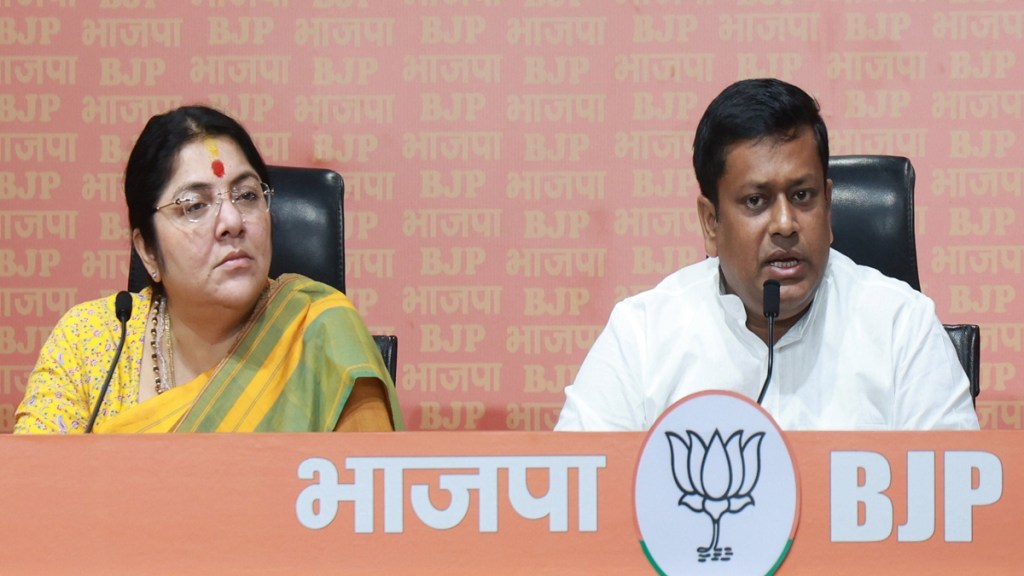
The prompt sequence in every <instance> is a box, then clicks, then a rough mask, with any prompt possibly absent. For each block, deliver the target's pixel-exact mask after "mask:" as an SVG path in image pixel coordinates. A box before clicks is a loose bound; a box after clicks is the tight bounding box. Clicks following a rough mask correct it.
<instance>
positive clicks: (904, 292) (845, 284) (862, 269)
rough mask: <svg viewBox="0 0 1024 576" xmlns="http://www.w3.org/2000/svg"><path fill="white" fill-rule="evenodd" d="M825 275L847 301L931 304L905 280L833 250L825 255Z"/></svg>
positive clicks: (927, 305)
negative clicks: (826, 260)
mask: <svg viewBox="0 0 1024 576" xmlns="http://www.w3.org/2000/svg"><path fill="white" fill-rule="evenodd" d="M828 277H829V280H830V284H831V288H832V290H833V291H834V292H835V293H837V294H838V295H839V296H840V298H841V299H843V300H846V301H848V302H850V303H851V304H854V303H857V302H865V301H866V302H872V303H874V304H873V306H872V308H873V309H878V308H879V306H885V305H891V306H905V305H918V306H924V307H926V308H932V307H933V306H934V304H933V303H932V300H931V299H930V298H928V297H927V296H925V295H924V294H922V293H921V292H919V291H917V290H915V289H913V288H911V287H910V285H909V284H907V283H906V282H904V281H902V280H897V279H895V278H891V277H889V276H886V275H885V274H882V273H881V272H879V271H878V270H876V269H874V268H871V267H869V266H862V265H859V264H857V263H856V262H854V261H853V260H851V259H850V258H849V257H848V256H846V255H844V254H842V253H841V252H837V251H835V250H833V251H832V252H831V254H830V255H829V272H828Z"/></svg>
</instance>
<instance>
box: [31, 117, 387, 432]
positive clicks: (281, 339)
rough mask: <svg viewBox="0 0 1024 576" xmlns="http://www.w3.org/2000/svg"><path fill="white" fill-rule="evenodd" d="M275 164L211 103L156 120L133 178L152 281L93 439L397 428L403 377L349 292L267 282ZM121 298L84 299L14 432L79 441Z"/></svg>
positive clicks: (130, 200) (46, 351) (136, 308)
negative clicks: (396, 375)
mask: <svg viewBox="0 0 1024 576" xmlns="http://www.w3.org/2000/svg"><path fill="white" fill-rule="evenodd" d="M267 181H268V177H267V169H266V165H265V164H264V162H263V159H262V158H261V157H260V155H259V152H258V151H257V150H256V146H255V145H254V144H253V141H252V139H251V138H250V137H249V135H248V134H247V133H246V132H245V130H244V129H243V128H242V127H241V126H240V125H239V124H238V123H237V122H235V121H234V120H233V119H231V118H229V117H228V116H225V115H224V114H222V113H220V112H217V111H216V110H212V109H210V108H205V107H199V106H190V107H183V108H179V109H177V110H174V111H172V112H168V113H166V114H162V115H159V116H155V117H153V118H151V119H150V121H149V122H148V123H147V124H146V127H145V128H144V129H143V131H142V134H141V135H140V136H139V139H138V141H137V142H136V143H135V146H134V148H133V149H132V152H131V155H130V157H129V159H128V165H127V167H126V169H125V184H124V187H125V200H126V201H127V204H128V219H129V224H130V225H131V228H132V242H133V244H134V246H135V249H136V251H137V252H138V254H139V255H140V256H141V259H142V261H143V263H144V265H145V266H146V269H147V271H148V273H149V279H150V286H149V287H148V288H146V289H145V290H143V291H142V292H141V293H139V294H133V295H132V296H133V299H134V302H133V307H132V313H131V318H130V319H129V320H128V322H127V336H126V341H125V345H124V350H123V352H122V356H121V358H120V361H119V362H118V365H117V369H116V370H115V372H114V374H113V376H112V378H111V382H110V384H109V389H108V390H107V392H106V394H105V395H104V398H103V402H102V404H101V405H100V406H99V412H98V415H97V418H96V421H95V431H97V432H171V431H318V430H341V431H348V430H353V431H355V430H358V431H376V430H392V429H396V428H401V427H402V426H403V424H402V417H401V413H400V412H399V408H398V404H397V401H396V398H395V390H394V384H393V383H392V382H391V378H390V376H389V374H388V372H387V370H386V368H385V367H384V364H383V361H382V360H381V358H380V354H379V353H378V352H377V347H376V345H375V344H374V342H373V339H372V338H371V337H370V335H369V334H368V333H367V330H366V327H365V325H364V324H363V322H362V320H361V319H360V317H359V314H358V312H356V310H355V309H354V308H353V306H352V304H351V303H350V302H349V300H348V299H347V298H346V297H345V295H344V294H342V293H340V292H338V291H337V290H334V289H333V288H330V287H328V286H326V285H324V284H320V283H318V282H314V281H312V280H309V279H307V278H304V277H302V276H298V275H283V276H282V277H281V278H279V279H277V280H268V278H267V275H268V272H269V270H270V256H271V243H270V238H271V230H270V213H269V207H270V200H271V197H272V190H271V189H270V187H269V186H268V185H267V184H265V183H266V182H267ZM120 332H121V329H120V325H119V323H118V321H117V319H116V317H115V314H114V297H113V296H111V297H109V298H104V299H101V300H96V301H92V302H87V303H84V304H80V305H78V306H76V307H74V308H72V309H71V310H70V311H69V312H68V313H67V314H66V315H65V316H64V317H63V318H62V319H61V321H60V323H59V324H58V325H57V327H56V328H54V331H53V333H52V334H51V335H50V337H49V338H48V340H47V342H46V343H45V344H44V346H43V349H42V351H41V353H40V357H39V361H38V363H37V365H36V367H35V369H34V370H33V372H32V374H31V375H30V376H29V381H28V385H27V387H26V390H25V398H24V400H23V401H22V402H21V405H20V406H19V407H18V411H17V413H16V416H15V429H14V431H15V433H31V432H44V433H45V432H57V433H74V432H83V431H85V429H86V427H87V423H88V422H89V419H90V416H91V414H92V412H93V408H94V407H95V403H96V401H97V399H98V398H99V396H100V390H101V388H102V385H103V381H104V379H105V377H106V374H107V370H108V368H109V366H110V363H111V361H112V360H113V357H114V354H115V348H116V345H117V342H118V340H119V338H120Z"/></svg>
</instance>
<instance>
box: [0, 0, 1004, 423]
mask: <svg viewBox="0 0 1024 576" xmlns="http://www.w3.org/2000/svg"><path fill="white" fill-rule="evenodd" d="M0 7H2V8H3V10H2V11H0V202H2V204H0V242H2V244H0V246H2V247H0V431H7V430H10V428H11V426H12V424H13V414H14V409H15V407H16V405H17V403H18V401H19V400H20V398H21V396H22V394H23V391H24V386H25V381H26V378H27V375H28V373H29V371H30V370H31V368H32V365H33V364H34V362H35V358H36V355H37V353H38V350H39V348H40V346H41V344H42V342H43V340H44V339H45V338H46V336H47V334H48V333H49V331H50V329H51V328H52V326H53V325H54V324H55V323H56V321H57V319H58V318H59V317H60V315H61V314H62V313H63V312H64V311H65V310H66V309H67V308H68V307H69V306H70V305H71V304H72V303H75V302H78V301H82V300H86V299H92V298H96V297H99V296H102V295H106V294H109V293H111V292H113V291H116V290H118V289H121V288H122V287H123V286H124V285H125V282H126V279H127V265H128V237H129V230H128V228H127V216H126V211H125V209H124V207H123V200H122V196H121V191H120V184H121V173H122V170H123V165H124V161H125V158H126V155H127V153H128V151H129V150H130V148H131V145H132V142H133V139H134V138H135V137H136V135H137V134H138V132H139V131H140V130H141V128H142V126H143V124H144V122H145V120H146V119H147V118H148V117H149V116H150V115H152V114H154V113H158V112H163V111H165V110H166V109H168V108H171V107H174V106H176V105H179V104H184V103H192V102H204V103H211V104H213V105H216V106H218V107H221V108H222V109H224V110H225V111H227V112H229V113H231V114H232V115H234V116H235V117H236V118H238V119H239V120H240V121H242V123H243V124H244V125H245V126H246V127H247V128H249V130H250V131H251V132H252V133H253V134H254V135H255V137H256V140H257V143H258V144H259V145H260V147H261V150H262V152H263V153H264V155H265V157H266V158H267V160H268V162H269V163H274V164H286V165H298V166H324V167H330V168H333V169H335V170H337V171H338V172H340V173H341V174H342V175H343V176H344V177H345V180H346V184H347V195H346V200H345V206H346V220H347V222H346V242H347V254H348V271H347V275H348V285H349V295H350V297H352V299H353V300H354V302H355V303H356V305H357V306H358V307H359V309H360V310H361V311H362V313H363V315H364V316H365V318H366V320H367V323H368V324H369V326H370V328H371V331H373V332H377V333H392V334H397V335H398V337H399V342H400V353H399V375H398V388H399V393H400V397H401V401H402V407H403V410H404V412H405V414H406V417H407V420H408V422H409V424H410V427H411V428H413V429H511V430H547V429H550V428H551V427H552V426H553V424H554V421H555V419H556V417H557V412H558V409H559V407H560V406H561V403H562V388H563V387H564V386H565V385H566V384H568V383H570V382H571V381H572V378H573V375H574V374H575V372H576V370H577V368H578V366H579V364H580V362H582V360H583V357H584V355H585V354H586V351H587V350H588V349H589V347H590V344H591V343H592V342H593V340H594V338H595V337H596V336H597V334H598V332H599V331H600V329H601V328H602V326H603V325H604V323H605V321H606V319H607V316H608V313H609V312H610V310H611V308H612V305H613V303H614V302H615V301H617V300H619V299H621V298H623V297H624V296H626V295H629V294H632V293H635V292H637V291H639V290H642V289H645V288H647V287H650V286H652V285H653V284H655V283H656V282H657V281H658V280H660V279H661V278H662V277H663V276H665V275H666V274H668V273H669V272H671V271H672V270H674V269H676V268H678V267H680V266H683V265H685V264H688V263H690V262H694V261H696V260H698V259H700V258H702V257H703V249H702V242H701V240H700V232H699V228H698V225H697V221H696V210H695V198H696V196H697V194H698V193H699V192H698V191H697V187H696V183H695V180H694V177H693V170H692V168H691V167H690V149H691V145H692V138H693V129H694V127H695V125H696V122H697V120H698V118H699V116H700V113H701V112H702V111H703V109H704V107H705V106H706V105H707V103H708V102H709V100H710V99H711V98H712V97H714V95H715V94H717V93H718V91H720V90H721V89H722V88H723V87H724V86H725V85H727V84H729V83H730V82H732V81H734V80H736V79H739V78H744V77H753V76H767V75H770V76H777V77H780V78H783V79H786V80H789V81H792V82H794V83H796V84H798V85H800V86H802V87H804V88H805V89H807V90H808V91H809V92H811V93H812V94H814V95H815V96H816V97H817V98H818V99H819V101H820V102H821V105H822V108H823V111H824V114H825V117H826V121H827V122H828V123H829V127H830V132H831V137H832V142H831V144H832V151H833V153H834V154H856V153H879V154H898V155H904V156H908V157H910V158H911V159H912V161H913V162H914V164H915V166H916V168H917V177H918V178H917V230H918V234H919V238H918V257H919V259H920V264H921V275H922V282H923V290H924V292H925V293H927V294H929V295H930V296H931V297H932V298H933V299H935V301H936V304H937V306H938V313H939V316H940V318H941V319H942V321H944V322H947V323H954V322H972V323H977V324H980V325H981V326H982V356H983V366H982V396H981V398H980V400H979V403H978V410H979V415H980V418H981V422H982V426H983V427H985V428H1020V427H1021V406H1022V403H1024V378H1022V372H1024V357H1022V355H1021V349H1022V342H1021V341H1022V331H1024V314H1022V312H1024V305H1022V303H1021V300H1020V299H1018V298H1017V295H1016V290H1017V289H1018V287H1019V286H1020V285H1021V276H1022V263H1021V252H1022V250H1024V242H1022V239H1024V234H1022V224H1021V223H1020V222H1019V221H1018V212H1019V211H1020V207H1021V205H1022V199H1021V191H1022V184H1021V182H1022V174H1024V168H1022V163H1021V158H1022V155H1021V143H1020V142H1019V140H1021V139H1022V136H1024V128H1022V122H1021V120H1022V116H1024V104H1022V98H1024V73H1022V72H1024V70H1022V65H1021V63H1020V62H1018V60H1019V58H1020V56H1019V54H1020V46H1021V45H1022V44H1021V41H1022V36H1024V10H1021V6H1019V5H1018V4H1016V3H1014V2H1001V1H992V2H984V1H973V2H967V1H951V2H927V3H925V2H913V1H908V2H902V1H892V2H860V1H855V0H850V1H847V2H838V1H816V2H815V1H807V2H800V1H785V0H761V1H757V0H736V1H731V2H726V1H713V0H705V1H678V2H672V1H668V0H664V1H655V0H617V1H615V2H612V1H607V2H605V1H602V2H584V1H582V0H580V1H573V0H547V1H545V0H517V1H510V0H504V1H502V0H479V1H472V0H464V1H459V0H405V1H403V2H399V1H371V0H364V1H359V0H190V1H188V2H185V1H177V0H176V1H173V2H172V1H170V0H93V1H85V0H78V1H76V0H63V1H61V0H0Z"/></svg>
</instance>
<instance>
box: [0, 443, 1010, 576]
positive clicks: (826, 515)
mask: <svg viewBox="0 0 1024 576" xmlns="http://www.w3.org/2000/svg"><path fill="white" fill-rule="evenodd" d="M785 438H786V442H787V443H788V444H789V446H790V447H791V449H792V451H793V456H794V460H795V463H796V468H797V471H798V475H799V486H800V497H801V500H800V503H799V522H798V526H797V530H796V535H795V540H794V542H793V545H792V548H791V549H790V551H789V553H788V555H787V556H786V557H785V559H784V561H783V563H782V565H781V567H780V569H779V572H778V573H780V574H823V573H828V574H858V575H859V574H871V573H875V574H906V573H921V574H984V573H992V574H1006V573H1015V572H1018V571H1019V570H1020V567H1021V566H1024V547H1022V546H1020V545H1019V544H1018V541H1017V532H1018V529H1019V526H1020V520H1019V519H1020V518H1021V517H1022V516H1024V497H1022V496H1021V494H1020V493H1019V492H1018V491H1017V490H1016V489H1015V487H1016V486H1017V482H1019V481H1020V480H1021V479H1024V453H1022V451H1021V450H1020V440H1021V436H1020V435H1019V434H1017V433H1015V432H1002V431H983V432H864V433H840V432H790V433H786V434H785ZM643 443H644V435H643V434H641V433H554V432H404V433H393V434H344V435H337V434H246V435H228V434H195V435H157V436H128V435H125V436H93V437H83V436H70V437H53V436H51V437H17V436H0V514H2V518H3V521H2V522H0V567H2V570H0V571H3V572H5V573H26V574H27V573H55V572H56V573H75V574H95V573H117V574H122V573H146V574H153V573H157V574H207V573H208V574H225V573H244V574H283V573H288V574H316V573H325V572H328V571H343V572H346V573H360V574H361V573H380V574H453V573H459V574H461V573H474V574H523V573H531V574H654V573H655V570H654V568H653V567H652V566H651V564H650V563H649V562H648V560H647V557H646V556H645V554H644V550H643V548H642V546H641V543H640V535H639V533H638V530H637V524H636V521H635V519H634V512H633V502H634V495H633V489H634V488H633V485H634V478H635V476H636V472H637V462H638V457H639V455H640V451H641V448H642V446H643ZM771 464H772V463H771V462H770V461H766V462H764V463H762V466H770V465H771ZM641 489H642V487H641ZM665 509H666V513H667V514H673V513H678V514H684V513H687V511H686V510H683V509H682V508H680V507H679V506H678V505H677V503H676V502H675V501H669V502H666V506H665ZM708 568H709V572H708V573H712V572H714V573H726V572H727V571H728V565H724V564H719V565H717V566H713V565H710V564H709V565H708ZM715 570H717V571H715ZM722 570H725V571H726V572H722Z"/></svg>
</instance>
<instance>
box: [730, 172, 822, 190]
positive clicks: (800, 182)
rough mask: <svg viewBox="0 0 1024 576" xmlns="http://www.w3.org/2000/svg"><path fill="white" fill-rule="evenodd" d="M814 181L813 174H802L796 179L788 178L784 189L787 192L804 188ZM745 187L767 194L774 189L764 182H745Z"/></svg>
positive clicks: (772, 185) (770, 184)
mask: <svg viewBox="0 0 1024 576" xmlns="http://www.w3.org/2000/svg"><path fill="white" fill-rule="evenodd" d="M815 180H816V179H815V177H814V174H811V173H807V174H804V175H803V176H798V177H796V178H790V179H789V180H786V182H785V185H784V188H785V189H787V190H788V189H790V188H795V187H797V186H806V185H807V184H810V183H812V182H814V181H815ZM746 187H747V188H751V189H753V190H756V191H757V192H768V191H771V190H774V189H775V188H776V187H775V185H774V184H772V183H771V182H764V181H751V182H747V183H746Z"/></svg>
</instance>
